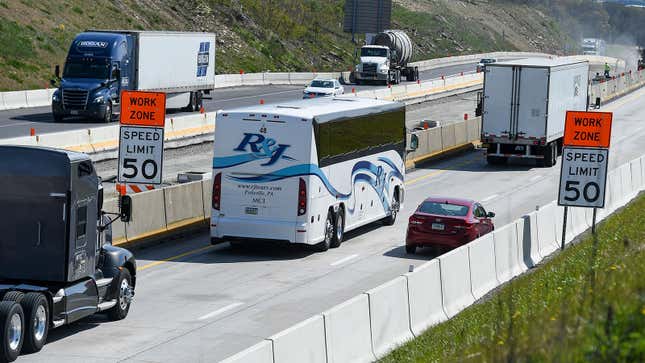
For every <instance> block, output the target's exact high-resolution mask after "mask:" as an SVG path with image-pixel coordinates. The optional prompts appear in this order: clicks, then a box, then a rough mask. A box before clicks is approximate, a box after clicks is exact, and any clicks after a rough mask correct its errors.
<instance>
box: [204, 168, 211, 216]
mask: <svg viewBox="0 0 645 363" xmlns="http://www.w3.org/2000/svg"><path fill="white" fill-rule="evenodd" d="M202 193H203V194H202V198H203V201H204V202H203V203H204V217H205V218H210V217H211V212H212V211H213V199H212V198H213V178H208V179H204V180H202Z"/></svg>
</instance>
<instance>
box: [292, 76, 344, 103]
mask: <svg viewBox="0 0 645 363" xmlns="http://www.w3.org/2000/svg"><path fill="white" fill-rule="evenodd" d="M344 93H345V88H344V87H343V86H342V85H341V84H340V82H338V80H337V79H314V80H313V81H312V82H311V84H310V85H309V87H307V88H305V90H304V91H302V98H314V97H325V96H339V95H342V94H344Z"/></svg>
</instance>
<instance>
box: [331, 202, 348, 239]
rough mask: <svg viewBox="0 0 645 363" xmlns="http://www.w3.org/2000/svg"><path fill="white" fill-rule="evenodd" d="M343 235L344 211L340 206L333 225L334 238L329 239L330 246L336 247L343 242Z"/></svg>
mask: <svg viewBox="0 0 645 363" xmlns="http://www.w3.org/2000/svg"><path fill="white" fill-rule="evenodd" d="M343 237H345V212H344V211H343V209H342V208H341V209H340V210H339V211H338V214H337V215H336V225H335V227H334V238H333V239H332V241H331V245H330V247H332V248H336V247H339V246H340V244H341V243H343Z"/></svg>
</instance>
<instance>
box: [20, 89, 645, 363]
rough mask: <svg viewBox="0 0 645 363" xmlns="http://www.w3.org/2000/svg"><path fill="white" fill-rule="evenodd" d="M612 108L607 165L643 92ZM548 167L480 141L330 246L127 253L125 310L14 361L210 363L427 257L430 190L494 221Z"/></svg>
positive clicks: (188, 247)
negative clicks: (504, 155)
mask: <svg viewBox="0 0 645 363" xmlns="http://www.w3.org/2000/svg"><path fill="white" fill-rule="evenodd" d="M603 110H604V111H613V112H614V129H613V132H612V149H611V152H610V168H612V169H613V168H615V167H616V166H618V165H620V164H622V163H624V162H627V161H629V160H631V159H633V158H635V157H637V156H640V155H642V153H643V152H644V150H645V141H644V140H645V123H643V119H644V118H645V89H641V90H639V91H637V92H634V93H632V94H630V95H628V96H626V97H624V98H622V99H619V100H617V101H615V102H613V103H610V104H608V105H605V106H604V109H603ZM559 163H560V160H558V165H557V166H556V167H552V168H536V167H535V166H533V165H530V164H529V165H525V164H521V163H511V164H510V165H507V166H500V167H490V166H487V165H486V163H485V160H484V157H483V153H482V151H480V150H475V151H472V152H466V153H463V154H460V155H457V156H454V157H451V158H448V159H445V160H442V161H439V162H435V163H432V164H429V165H426V166H425V167H423V168H419V169H417V170H415V171H414V172H412V173H410V174H408V176H407V182H406V188H407V193H406V202H405V206H404V209H403V211H402V213H401V214H400V216H399V220H398V221H397V223H396V224H395V225H394V226H391V227H381V226H380V225H378V224H374V225H371V226H367V227H364V228H362V229H361V230H359V231H356V232H353V233H350V234H348V235H347V241H346V242H345V243H343V245H342V246H341V247H340V248H337V249H332V250H329V251H328V252H326V253H314V252H312V251H311V250H309V249H306V248H300V247H294V246H277V245H253V246H249V247H246V248H242V249H233V248H231V247H230V246H229V245H228V244H222V245H217V246H209V244H208V240H209V238H208V235H207V233H204V232H202V233H197V234H194V235H190V236H184V237H181V238H176V239H173V240H167V241H163V242H162V243H160V244H157V245H154V246H152V247H149V248H145V249H139V250H136V251H135V253H136V256H137V258H138V260H139V275H138V278H137V295H136V297H135V301H134V304H133V306H132V309H131V311H130V315H129V316H128V318H127V319H125V320H123V321H120V322H107V321H106V320H104V319H102V318H101V317H100V316H99V317H93V318H91V319H87V320H84V321H82V322H79V323H77V324H74V325H72V326H70V327H63V328H60V329H57V330H54V331H52V332H51V333H50V338H49V343H48V344H47V345H46V346H45V348H44V349H43V351H42V352H40V353H38V354H34V355H30V356H23V357H21V358H20V360H19V362H53V361H65V362H87V361H94V362H116V361H119V362H177V361H182V362H212V361H216V360H219V359H221V358H225V357H227V356H229V355H231V354H233V353H235V352H238V351H240V350H242V349H244V348H246V347H248V346H251V345H253V344H254V343H257V342H259V341H260V340H262V339H263V338H265V337H267V336H269V335H271V334H275V333H277V332H279V331H281V330H282V329H285V328H287V327H289V326H291V325H293V324H294V323H297V322H299V321H302V320H304V319H306V318H308V317H310V316H312V315H314V314H317V313H320V312H322V311H324V310H326V309H328V308H330V307H332V306H333V305H335V304H338V303H340V302H342V301H344V300H346V299H348V298H351V297H353V296H355V295H357V294H360V293H362V292H364V291H366V290H368V289H371V288H373V287H375V286H377V285H379V284H381V283H384V282H386V281H388V280H390V279H392V278H394V277H395V276H398V275H400V274H402V273H405V272H407V271H408V269H409V266H410V265H413V266H419V265H420V264H422V263H424V262H425V261H427V260H429V259H431V258H433V257H434V256H433V255H432V254H431V253H429V252H428V251H424V250H421V251H420V252H419V253H418V254H417V255H413V256H407V255H405V252H404V248H403V240H404V236H405V229H406V225H407V217H408V216H409V215H410V214H411V213H412V211H413V209H414V208H415V207H416V205H417V204H418V203H420V202H421V201H422V200H423V199H424V198H425V197H427V196H429V195H446V196H459V197H467V198H473V199H477V200H480V201H482V202H483V204H484V206H485V207H486V208H487V209H488V210H491V211H494V212H496V213H497V217H496V218H495V223H496V225H497V226H502V225H504V224H506V223H508V222H510V221H512V220H514V219H516V218H518V217H520V216H521V215H523V214H525V213H527V212H530V211H532V210H534V209H535V207H536V206H537V205H544V204H546V203H548V202H550V201H552V200H554V199H555V198H556V194H557V183H558V175H559V172H560V168H559Z"/></svg>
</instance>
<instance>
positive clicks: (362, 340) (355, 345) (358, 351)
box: [323, 294, 376, 363]
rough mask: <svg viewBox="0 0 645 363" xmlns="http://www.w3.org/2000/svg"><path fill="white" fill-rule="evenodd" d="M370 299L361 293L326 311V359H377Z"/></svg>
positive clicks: (357, 362) (347, 362) (349, 362)
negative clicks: (372, 330) (372, 334)
mask: <svg viewBox="0 0 645 363" xmlns="http://www.w3.org/2000/svg"><path fill="white" fill-rule="evenodd" d="M368 300H369V298H368V296H367V295H366V294H361V295H359V296H357V297H355V298H353V299H350V300H348V301H345V302H344V303H342V304H340V305H337V306H336V307H333V308H331V309H330V310H328V311H326V312H324V313H323V317H324V319H325V338H326V340H327V363H363V362H365V363H367V362H373V361H375V360H376V357H375V356H374V352H373V350H372V338H371V330H370V306H369V301H368Z"/></svg>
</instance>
